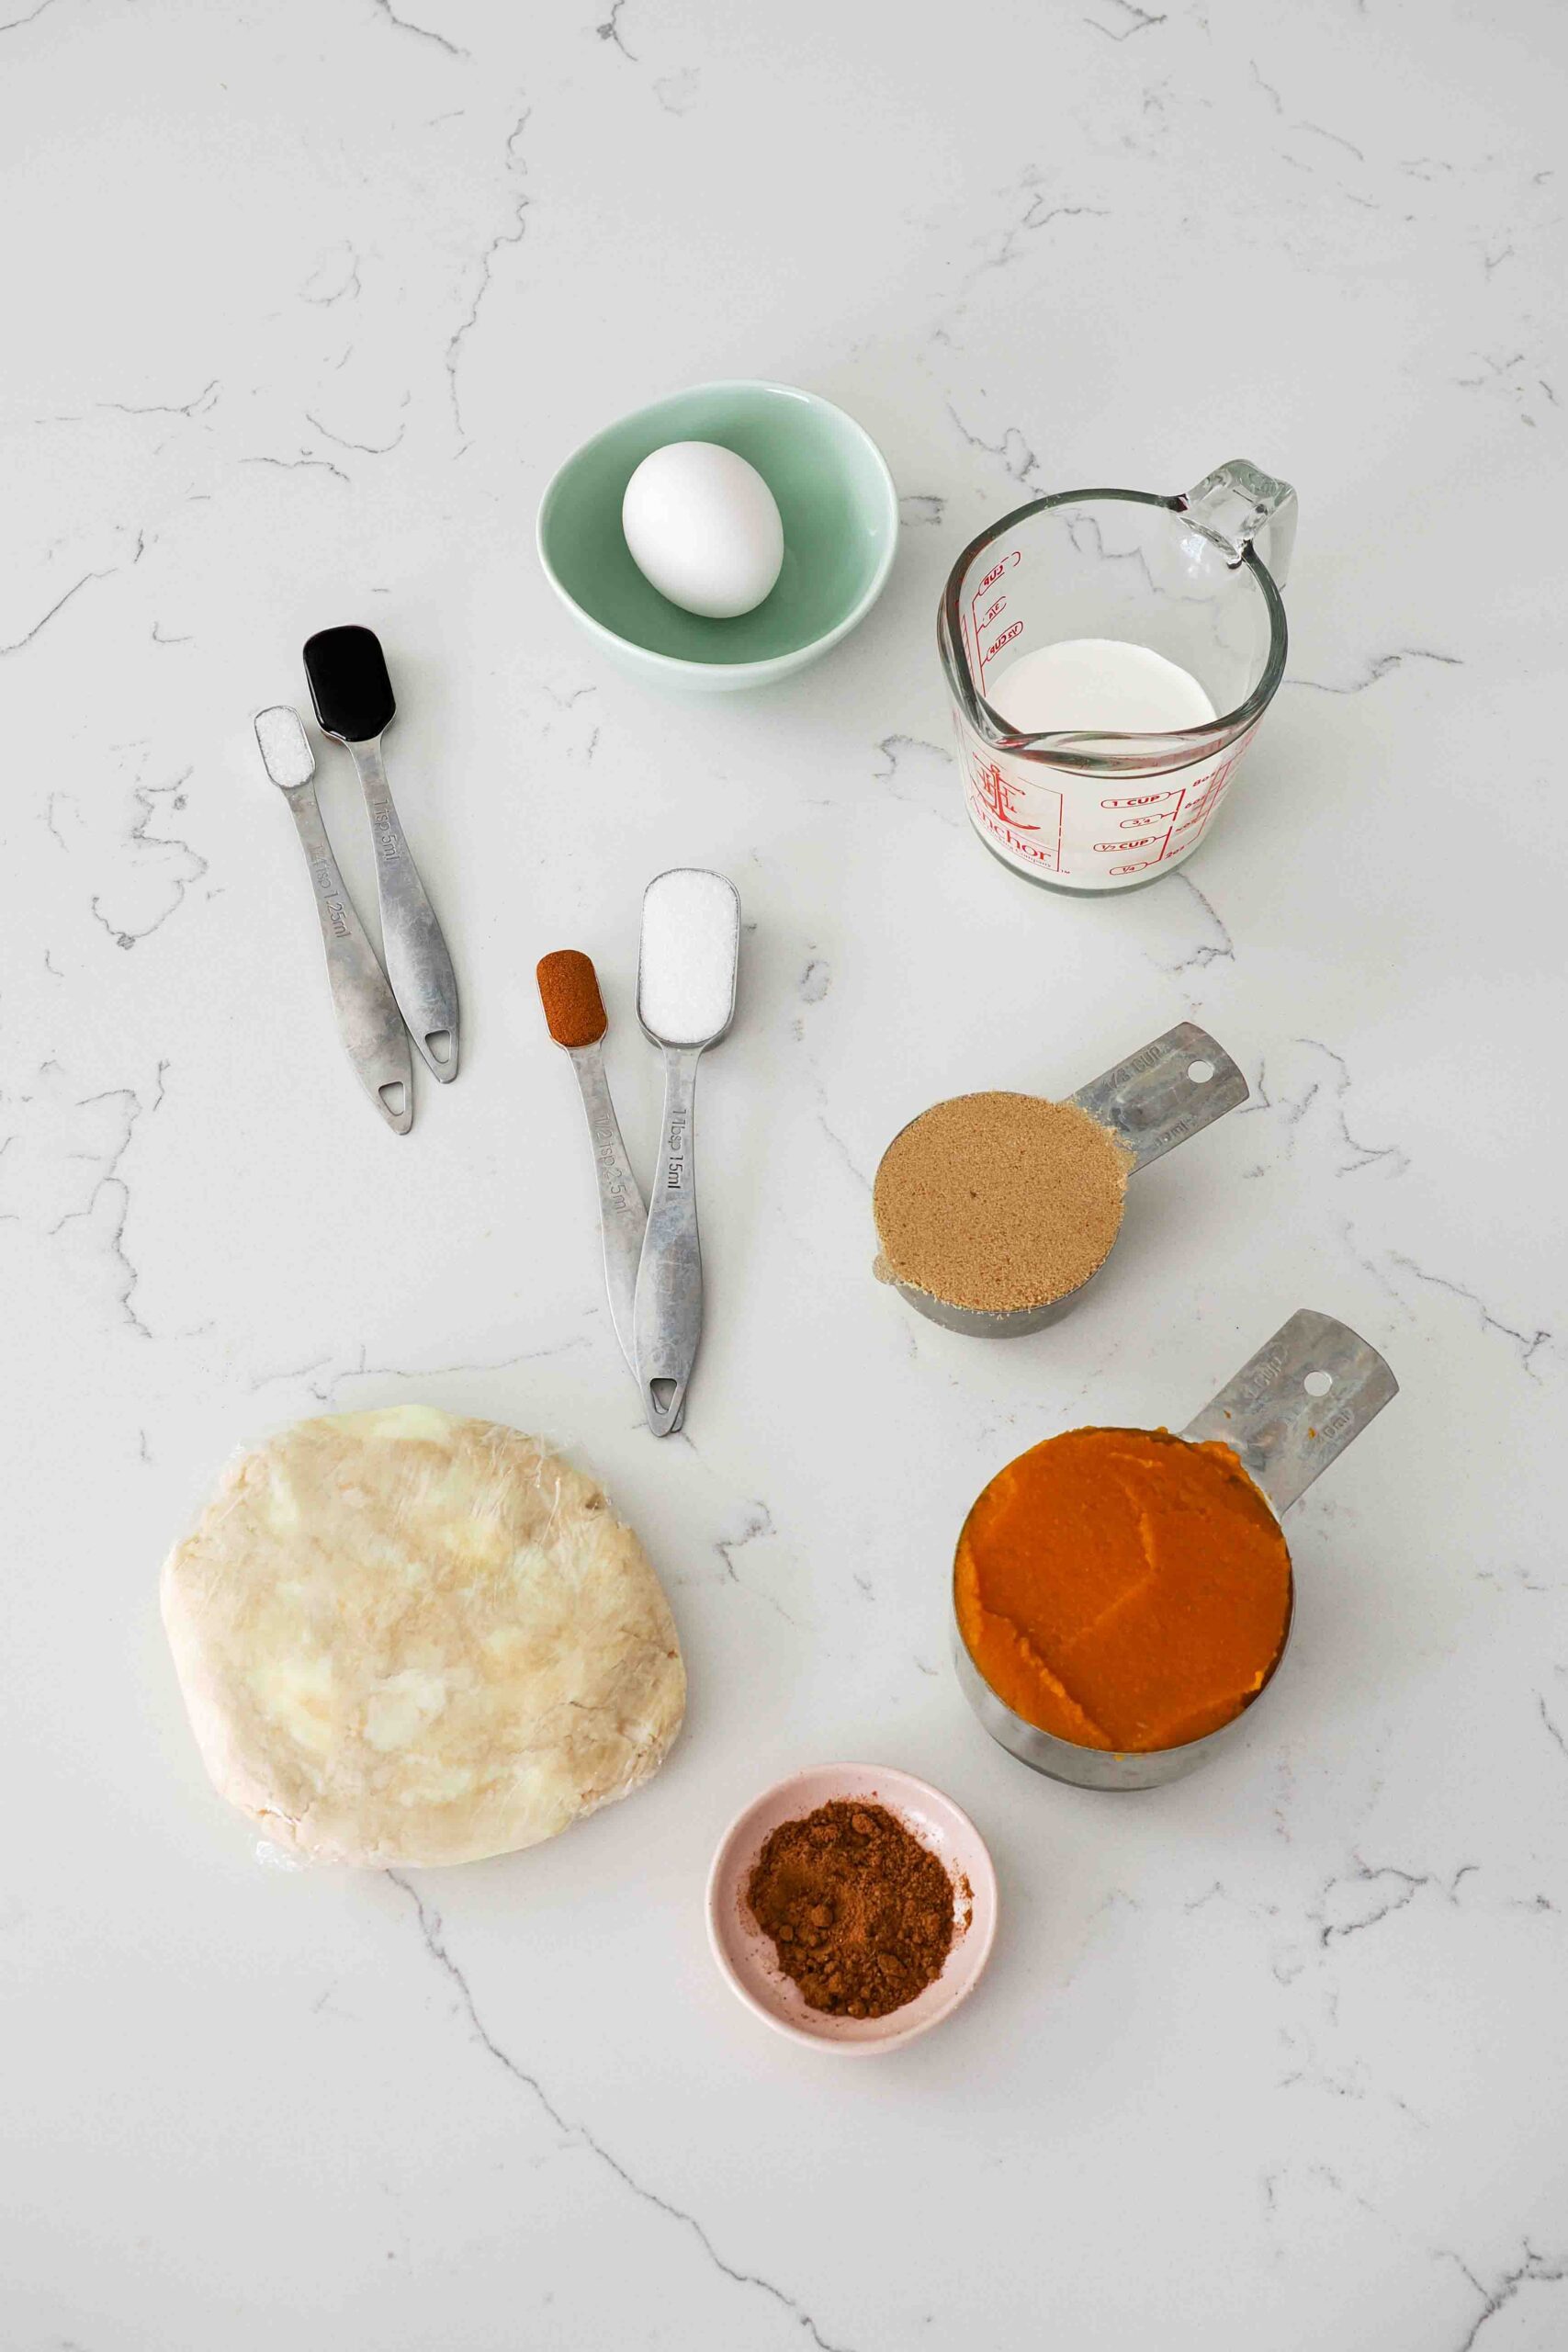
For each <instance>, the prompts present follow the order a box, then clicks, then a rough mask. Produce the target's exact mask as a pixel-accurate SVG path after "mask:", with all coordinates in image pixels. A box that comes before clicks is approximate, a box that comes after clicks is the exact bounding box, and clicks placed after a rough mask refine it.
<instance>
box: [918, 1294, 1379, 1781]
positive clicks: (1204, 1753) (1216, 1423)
mask: <svg viewBox="0 0 1568 2352" xmlns="http://www.w3.org/2000/svg"><path fill="white" fill-rule="evenodd" d="M1398 1394H1399V1383H1398V1381H1397V1380H1395V1378H1394V1376H1393V1373H1392V1372H1391V1371H1390V1370H1389V1367H1388V1365H1387V1364H1386V1363H1384V1362H1383V1359H1382V1356H1380V1355H1379V1353H1378V1351H1377V1350H1376V1349H1375V1348H1374V1347H1371V1345H1369V1343H1368V1342H1367V1341H1366V1340H1363V1339H1360V1338H1359V1337H1358V1335H1357V1334H1356V1333H1355V1332H1354V1331H1352V1330H1351V1329H1349V1327H1348V1325H1347V1324H1344V1323H1337V1322H1336V1321H1335V1319H1334V1317H1332V1316H1331V1315H1317V1314H1314V1312H1313V1310H1312V1308H1311V1307H1308V1306H1303V1307H1300V1308H1298V1310H1297V1312H1296V1313H1295V1314H1294V1315H1292V1317H1291V1319H1290V1321H1289V1322H1288V1323H1284V1324H1281V1325H1280V1329H1279V1330H1277V1331H1276V1332H1275V1334H1274V1336H1273V1338H1272V1339H1271V1340H1266V1341H1265V1343H1264V1345H1263V1346H1262V1347H1261V1348H1259V1349H1258V1353H1257V1354H1256V1355H1255V1356H1249V1357H1248V1359H1247V1363H1244V1364H1243V1365H1242V1367H1241V1370H1240V1371H1239V1372H1238V1373H1236V1374H1235V1375H1234V1377H1233V1378H1231V1379H1230V1380H1227V1381H1226V1383H1225V1385H1224V1387H1223V1388H1222V1389H1221V1390H1220V1392H1219V1395H1218V1396H1217V1397H1213V1398H1212V1399H1211V1400H1210V1402H1209V1403H1208V1404H1207V1405H1205V1406H1204V1408H1203V1409H1202V1411H1201V1413H1199V1414H1198V1415H1197V1417H1196V1418H1195V1419H1193V1420H1190V1421H1189V1422H1188V1424H1187V1427H1186V1428H1185V1429H1184V1430H1181V1431H1180V1435H1181V1436H1182V1437H1184V1438H1186V1439H1187V1440H1188V1442H1190V1443H1191V1444H1198V1443H1200V1442H1203V1441H1205V1440H1208V1439H1213V1438H1218V1439H1220V1440H1221V1441H1222V1442H1224V1444H1226V1445H1228V1446H1229V1447H1230V1448H1231V1449H1232V1451H1233V1452H1234V1453H1235V1454H1236V1455H1237V1457H1238V1458H1239V1460H1240V1462H1241V1465H1242V1467H1243V1469H1244V1470H1245V1471H1246V1472H1247V1476H1248V1477H1250V1478H1251V1480H1252V1482H1253V1484H1254V1485H1255V1486H1256V1487H1258V1488H1260V1490H1261V1492H1262V1494H1263V1497H1264V1499H1265V1501H1266V1502H1267V1503H1268V1504H1269V1508H1270V1510H1272V1511H1273V1513H1274V1516H1275V1518H1276V1519H1278V1518H1280V1517H1281V1516H1282V1514H1283V1513H1284V1512H1285V1511H1287V1510H1289V1509H1290V1507H1291V1505H1292V1503H1293V1502H1294V1501H1295V1500H1296V1498H1297V1497H1298V1496H1300V1495H1303V1494H1304V1493H1305V1491H1306V1489H1307V1488H1308V1487H1310V1486H1311V1484H1312V1482H1313V1480H1314V1478H1316V1477H1319V1476H1322V1474H1323V1472H1324V1471H1325V1470H1326V1469H1327V1467H1328V1465H1329V1464H1330V1463H1331V1462H1337V1460H1338V1458H1339V1456H1340V1455H1341V1454H1342V1453H1344V1451H1345V1448H1346V1447H1347V1446H1348V1445H1349V1444H1350V1443H1352V1442H1353V1441H1354V1440H1355V1439H1357V1438H1359V1436H1360V1434H1361V1431H1362V1430H1364V1429H1365V1428H1366V1426H1367V1424H1368V1422H1369V1421H1371V1420H1372V1419H1375V1418H1376V1416H1377V1415H1378V1414H1379V1413H1381V1412H1382V1408H1383V1407H1384V1406H1385V1405H1386V1404H1388V1403H1389V1401H1390V1399H1391V1398H1393V1397H1396V1396H1397V1395H1398ZM1295 1611H1296V1600H1295V1577H1294V1572H1293V1570H1292V1578H1291V1607H1290V1614H1289V1615H1288V1616H1287V1618H1286V1620H1285V1634H1284V1639H1283V1640H1282V1641H1281V1643H1280V1655H1279V1657H1277V1658H1276V1659H1275V1661H1274V1663H1273V1665H1272V1667H1270V1668H1269V1673H1268V1675H1267V1677H1266V1678H1265V1679H1264V1681H1263V1683H1262V1685H1261V1687H1260V1688H1259V1690H1258V1692H1257V1694H1256V1695H1255V1696H1254V1697H1253V1698H1252V1699H1251V1700H1249V1701H1248V1702H1247V1705H1246V1706H1245V1707H1244V1708H1243V1709H1242V1711H1241V1713H1239V1714H1238V1715H1233V1716H1232V1718H1231V1720H1230V1722H1229V1723H1228V1724H1221V1725H1220V1727H1219V1729H1218V1730H1217V1731H1211V1732H1205V1733H1204V1735H1203V1736H1202V1738H1201V1739H1190V1740H1187V1741H1185V1742H1184V1743H1183V1745H1182V1746H1180V1747H1152V1748H1146V1749H1143V1750H1141V1751H1138V1752H1135V1753H1132V1754H1126V1755H1122V1754H1119V1753H1117V1752H1116V1751H1114V1750H1112V1749H1111V1748H1105V1747H1078V1746H1077V1744H1076V1743H1075V1742H1074V1741H1072V1740H1068V1739H1058V1738H1057V1737H1056V1736H1055V1733H1054V1732H1048V1731H1042V1730H1041V1729H1040V1727H1039V1725H1038V1724H1032V1723H1028V1722H1026V1721H1025V1719H1024V1718H1023V1716H1021V1715H1018V1714H1015V1713H1013V1710H1012V1709H1011V1708H1010V1706H1008V1705H1007V1704H1006V1702H1004V1701H1003V1700H1001V1699H998V1696H997V1694H996V1692H995V1691H993V1690H992V1688H991V1686H990V1684H989V1683H988V1682H987V1680H986V1679H985V1677H984V1676H983V1675H982V1674H981V1672H980V1669H979V1668H978V1667H977V1666H976V1663H975V1661H974V1659H973V1658H972V1657H970V1655H969V1649H968V1645H967V1644H966V1643H965V1641H964V1634H963V1632H962V1630H961V1628H960V1626H959V1623H958V1610H957V1598H956V1593H955V1594H954V1602H953V1660H954V1664H955V1666H956V1668H957V1671H958V1680H959V1684H960V1687H961V1688H962V1690H963V1691H964V1697H965V1698H966V1699H967V1700H968V1702H969V1704H970V1705H971V1706H972V1707H973V1708H974V1710H975V1713H976V1715H978V1717H979V1718H980V1721H981V1723H982V1724H984V1725H985V1727H986V1729H987V1731H988V1732H989V1733H990V1735H991V1737H992V1738H993V1739H994V1740H996V1741H997V1742H998V1744H999V1745H1000V1746H1001V1747H1005V1748H1006V1749H1007V1750H1008V1752H1009V1754H1010V1755H1012V1756H1016V1757H1017V1758H1019V1760H1020V1761H1021V1763H1024V1764H1027V1765H1029V1766H1030V1767H1031V1768H1032V1770H1034V1771H1036V1772H1043V1773H1045V1774H1046V1775H1047V1777H1048V1778H1049V1779H1051V1780H1053V1781H1072V1782H1073V1783H1074V1785H1075V1786H1076V1787H1077V1788H1080V1789H1155V1788H1159V1787H1162V1786H1163V1785H1164V1783H1165V1782H1166V1781H1179V1780H1183V1779H1184V1778H1185V1777H1186V1775H1187V1774H1188V1773H1189V1772H1195V1771H1196V1770H1197V1769H1198V1767H1199V1766H1200V1764H1205V1763H1207V1762H1208V1760H1209V1758H1210V1757H1211V1756H1213V1754H1214V1753H1215V1751H1216V1750H1217V1749H1218V1748H1219V1747H1220V1746H1221V1745H1222V1743H1223V1742H1224V1741H1226V1740H1230V1739H1235V1738H1238V1737H1239V1736H1240V1734H1241V1729H1242V1726H1243V1724H1246V1723H1247V1721H1248V1720H1249V1719H1250V1717H1251V1715H1252V1713H1253V1712H1254V1710H1255V1709H1256V1708H1257V1707H1258V1706H1259V1705H1260V1704H1261V1703H1262V1701H1263V1699H1264V1697H1265V1695H1266V1693H1267V1692H1268V1691H1269V1687H1270V1685H1271V1684H1272V1682H1273V1680H1274V1678H1275V1676H1276V1675H1277V1674H1278V1673H1279V1671H1280V1665H1281V1664H1282V1662H1283V1660H1284V1656H1285V1652H1286V1650H1287V1649H1288V1648H1289V1646H1290V1640H1291V1627H1292V1624H1293V1623H1294V1622H1295Z"/></svg>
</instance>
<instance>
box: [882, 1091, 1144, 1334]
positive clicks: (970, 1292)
mask: <svg viewBox="0 0 1568 2352" xmlns="http://www.w3.org/2000/svg"><path fill="white" fill-rule="evenodd" d="M1132 1164H1133V1163H1132V1157H1131V1154H1129V1153H1127V1152H1125V1151H1123V1150H1122V1147H1121V1146H1120V1145H1119V1144H1118V1143H1117V1142H1116V1140H1115V1138H1114V1137H1113V1136H1111V1134H1110V1133H1109V1132H1108V1131H1107V1129H1105V1128H1104V1127H1102V1126H1100V1125H1099V1123H1098V1121H1096V1120H1094V1119H1091V1118H1090V1117H1089V1114H1088V1112H1087V1111H1080V1110H1079V1108H1078V1106H1077V1103H1047V1102H1044V1101H1043V1100H1042V1098H1041V1097H1040V1096H1039V1095H1036V1094H959V1095H955V1096H954V1097H953V1100H952V1101H951V1102H947V1103H934V1104H933V1105H932V1107H931V1110H929V1111H925V1112H922V1113H921V1114H920V1116H919V1118H918V1119H915V1120H912V1121H911V1122H910V1124H909V1125H908V1126H907V1127H906V1128H904V1130H903V1132H902V1133H901V1134H899V1135H897V1136H894V1138H893V1141H892V1142H891V1143H890V1144H889V1145H888V1147H887V1149H886V1152H885V1153H884V1154H883V1157H882V1165H881V1166H880V1167H879V1168H878V1170H877V1171H876V1185H875V1190H874V1193H873V1196H872V1210H873V1214H874V1216H875V1219H876V1231H877V1237H878V1238H879V1239H880V1241H881V1244H882V1254H883V1257H884V1259H885V1261H886V1265H887V1267H888V1269H889V1271H890V1272H892V1273H893V1274H894V1276H895V1277H896V1278H897V1280H898V1281H899V1282H902V1283H912V1284H913V1285H914V1287H915V1288H916V1289H917V1290H923V1291H929V1292H930V1293H931V1295H932V1296H933V1297H935V1298H940V1299H942V1300H945V1301H946V1303H947V1304H948V1305H949V1306H967V1307H978V1308H982V1309H986V1310H989V1311H991V1312H997V1311H1006V1310H1007V1309H1009V1308H1015V1307H1027V1306H1046V1305H1048V1304H1049V1303H1050V1302H1051V1301H1052V1300H1053V1299H1057V1298H1065V1297H1066V1294H1067V1293H1068V1291H1071V1290H1077V1286H1078V1284H1079V1283H1085V1282H1087V1281H1088V1280H1089V1276H1090V1274H1092V1273H1093V1272H1094V1271H1095V1269H1096V1268H1097V1267H1098V1266H1100V1265H1101V1264H1102V1263H1103V1262H1104V1260H1105V1258H1106V1256H1107V1254H1108V1252H1109V1250H1110V1249H1111V1243H1112V1242H1113V1241H1114V1240H1115V1238H1116V1235H1117V1231H1118V1228H1119V1227H1120V1226H1121V1223H1122V1202H1123V1196H1124V1195H1125V1193H1126V1190H1127V1177H1128V1173H1129V1170H1131V1167H1132Z"/></svg>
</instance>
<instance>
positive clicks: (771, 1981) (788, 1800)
mask: <svg viewBox="0 0 1568 2352" xmlns="http://www.w3.org/2000/svg"><path fill="white" fill-rule="evenodd" d="M837 1797H849V1798H858V1799H859V1801H860V1802H861V1804H883V1805H886V1808H887V1810H888V1812H889V1813H893V1814H897V1816H898V1818H899V1819H900V1820H901V1821H902V1822H904V1823H905V1824H906V1826H908V1828H909V1829H910V1830H912V1831H913V1833H914V1835H915V1836H916V1837H917V1838H919V1840H920V1843H921V1844H922V1845H923V1846H929V1847H930V1848H931V1851H932V1853H933V1854H936V1855H938V1856H939V1857H940V1858H941V1860H942V1862H943V1863H944V1865H945V1866H946V1869H947V1871H948V1874H949V1876H950V1877H951V1878H952V1880H953V1912H954V1917H955V1919H956V1921H957V1924H958V1932H957V1933H956V1934H955V1935H954V1937H953V1949H952V1951H950V1952H949V1953H948V1955H947V1965H946V1966H945V1968H944V1969H943V1970H942V1974H941V1975H940V1976H939V1977H938V1978H937V1980H936V1982H935V1984H934V1985H927V1986H926V1989H925V1991H924V1992H923V1993H921V1994H919V1996H917V1997H916V1998H915V1999H914V2000H912V2001H910V2002H908V2004H907V2005H906V2006H905V2007H903V2008H901V2009H894V2010H892V2011H891V2012H890V2013H889V2015H888V2016H886V2017H885V2018H836V2017H829V2016H827V2015H825V2014H824V2012H823V2011H822V2010H820V2009H813V2008H808V2007H807V2004H806V2002H805V2001H804V2000H803V1999H802V1997H801V1996H800V1994H799V1992H798V1991H797V1990H796V1988H795V1985H792V1984H791V1983H790V1981H789V1979H788V1977H787V1976H785V1975H784V1974H783V1973H781V1971H780V1969H779V1965H778V1959H777V1955H776V1953H775V1952H774V1950H773V1939H772V1938H771V1937H770V1936H765V1935H764V1934H763V1933H762V1930H761V1928H759V1927H758V1925H757V1923H756V1921H755V1920H754V1919H753V1918H752V1917H751V1913H750V1908H749V1907H748V1905H747V1902H746V1886H747V1882H748V1880H749V1879H750V1875H751V1869H752V1865H753V1864H754V1863H755V1861H756V1860H757V1857H758V1855H759V1854H760V1853H761V1850H762V1846H763V1842H764V1840H765V1839H766V1838H768V1837H769V1836H770V1835H771V1834H772V1832H773V1830H775V1829H777V1828H778V1827H779V1826H780V1825H781V1823H784V1822H785V1821H798V1820H799V1818H800V1816H801V1815H802V1814H807V1813H813V1812H815V1811H816V1809H817V1807H818V1805H819V1804H830V1803H831V1802H832V1801H833V1799H835V1798H837ZM965 1882H967V1892H966V1891H965V1885H964V1883H965ZM996 1932H997V1874H996V1871H995V1870H994V1869H993V1868H992V1866H991V1858H990V1855H989V1854H988V1853H987V1851H986V1845H985V1840H984V1839H983V1838H982V1837H981V1835H980V1833H979V1831H978V1830H977V1829H976V1826H975V1825H974V1823H973V1822H972V1821H971V1820H970V1818H969V1816H968V1815H967V1814H966V1813H964V1812H962V1811H961V1810H960V1809H959V1807H958V1806H957V1805H955V1804H953V1799H952V1798H951V1797H944V1796H943V1795H942V1791H941V1790H940V1789H933V1788H932V1787H931V1784H930V1783H929V1781H917V1780H916V1779H915V1777H914V1775H913V1773H911V1772H896V1771H894V1770H892V1769H891V1768H890V1767H889V1766H887V1765H885V1764H819V1765H816V1766H814V1767H813V1768H812V1770H810V1771H807V1772H795V1773H793V1774H792V1775H791V1776H790V1778H789V1779H788V1780H787V1781H778V1782H777V1783H776V1784H775V1785H774V1786H773V1788H771V1789H766V1790H764V1791H763V1792H762V1794H761V1796H760V1797H754V1798H753V1799H752V1801H751V1803H750V1804H749V1805H748V1806H747V1807H746V1809H745V1811H744V1812H743V1813H741V1814H739V1815H737V1816H736V1818H735V1820H734V1821H732V1822H731V1823H730V1825H729V1827H728V1829H727V1830H726V1832H725V1834H724V1837H723V1838H722V1839H721V1840H720V1842H719V1849H718V1851H717V1853H716V1855H715V1856H714V1861H713V1869H712V1870H711V1871H710V1872H709V1874H708V1940H709V1942H710V1943H711V1944H712V1946H713V1953H714V1958H715V1959H716V1961H717V1962H718V1964H719V1968H720V1969H721V1971H722V1972H723V1973H724V1974H725V1975H726V1976H727V1977H728V1980H729V1982H730V1984H731V1985H733V1986H734V1988H735V1991H736V1992H737V1993H738V1994H739V1997H740V1998H741V2000H743V2001H744V2002H745V2004H746V2006H747V2007H748V2008H749V2009H754V2010H755V2011H756V2013H757V2015H758V2016H759V2017H760V2018H761V2019H762V2021H763V2022H764V2024H766V2025H771V2026H772V2027H773V2030H774V2031H775V2032H778V2033H786V2034H788V2035H789V2037H790V2038H791V2040H792V2041H808V2042H810V2043H811V2045H812V2046H813V2048H814V2049H818V2050H832V2051H837V2052H840V2055H841V2056H843V2057H846V2058H869V2057H874V2055H875V2054H876V2053H877V2052H879V2051H883V2050H895V2049H897V2046H898V2044H899V2043H900V2042H903V2041H913V2040H914V2039H915V2036H916V2035H917V2034H919V2033H925V2032H927V2031H929V2030H930V2029H931V2027H932V2026H933V2025H939V2024H940V2023H941V2021H942V2018H945V2017H951V2016H952V2014H953V2010H954V2009H955V2008H956V2007H958V2005H959V2003H960V2001H962V2000H964V1999H965V1998H966V1996H968V1995H969V1994H970V1993H972V1992H973V1991H974V1989H975V1987H976V1985H977V1984H978V1983H979V1981H980V1976H981V1973H982V1971H983V1970H984V1968H985V1965H986V1962H987V1960H988V1959H989V1958H990V1956H991V1944H992V1941H993V1940H994V1939H995V1936H996Z"/></svg>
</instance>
